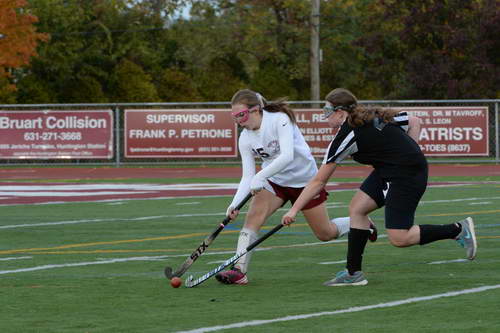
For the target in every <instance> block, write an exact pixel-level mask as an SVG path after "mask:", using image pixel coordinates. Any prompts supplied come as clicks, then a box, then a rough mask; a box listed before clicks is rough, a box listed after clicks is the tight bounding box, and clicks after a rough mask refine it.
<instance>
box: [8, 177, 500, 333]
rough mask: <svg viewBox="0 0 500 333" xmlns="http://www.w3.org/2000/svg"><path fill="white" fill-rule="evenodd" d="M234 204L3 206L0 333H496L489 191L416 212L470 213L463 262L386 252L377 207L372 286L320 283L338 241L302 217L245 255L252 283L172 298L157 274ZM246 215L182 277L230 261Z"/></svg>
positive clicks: (339, 210) (343, 199)
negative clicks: (474, 244) (468, 247)
mask: <svg viewBox="0 0 500 333" xmlns="http://www.w3.org/2000/svg"><path fill="white" fill-rule="evenodd" d="M497 180H500V179H497ZM353 193H354V192H353V191H344V192H335V193H331V195H330V197H329V201H328V206H329V212H330V216H331V217H339V216H345V215H346V214H347V205H348V203H349V200H350V198H351V197H352V195H353ZM229 200H230V198H229V197H213V198H189V199H168V200H132V201H116V202H101V203H66V204H50V205H33V206H27V205H22V206H1V207H0V211H1V216H2V219H1V220H0V234H1V236H0V297H1V300H2V307H1V310H0V314H1V315H0V317H1V319H0V332H2V333H10V332H15V333H18V332H22V333H25V332H26V333H30V332H50V333H56V332H57V333H59V332H91V333H97V332H113V333H114V332H119V333H126V332H144V333H146V332H177V331H185V330H195V329H198V330H197V331H196V332H208V331H212V330H213V331H218V330H223V331H224V329H226V330H225V331H228V332H229V331H231V330H236V331H237V332H256V331H257V332H370V333H374V332H422V331H426V332H454V331H460V332H466V331H467V332H499V331H500V218H499V216H500V185H499V184H498V183H490V184H480V185H465V186H455V187H433V188H428V190H427V192H426V194H425V196H424V198H423V201H422V204H421V205H420V207H419V209H418V211H417V219H416V222H417V223H418V224H429V223H430V224H440V223H450V222H455V221H457V220H460V219H463V218H465V217H467V216H472V217H473V218H474V220H475V223H476V228H477V229H476V232H477V235H478V243H479V249H478V255H477V258H476V260H474V261H472V262H468V261H464V260H462V259H463V258H465V251H464V250H463V249H462V248H460V247H459V246H458V245H457V244H456V242H454V241H452V240H449V241H448V240H446V241H440V242H437V243H432V244H428V245H426V246H423V247H422V246H414V247H410V248H404V249H400V248H395V247H393V246H391V245H390V244H389V242H388V241H387V238H385V231H384V227H383V226H384V222H383V211H382V210H381V211H379V212H377V213H376V214H374V215H373V217H374V220H375V222H376V224H377V226H378V227H379V233H380V234H381V237H380V238H379V240H378V241H377V242H376V243H370V244H368V246H367V250H366V252H365V256H364V272H365V274H366V275H367V278H368V281H369V283H368V285H367V286H364V287H342V288H336V287H324V286H322V283H323V282H324V281H326V280H328V279H330V278H331V277H332V275H333V274H334V273H335V272H337V271H339V270H341V269H343V267H344V265H345V263H344V262H343V260H345V254H346V248H347V243H346V240H345V239H343V240H341V241H339V242H329V243H321V242H319V241H318V240H316V239H315V237H314V236H313V235H312V234H311V232H310V230H309V228H308V226H307V225H306V224H305V222H304V219H303V218H300V219H299V220H298V221H297V222H296V223H295V224H294V225H293V226H292V227H290V228H284V229H282V231H280V232H279V233H277V234H276V235H274V236H272V237H271V238H269V239H268V240H266V241H265V242H264V243H263V244H262V245H261V246H260V247H259V249H258V251H257V252H256V253H254V255H253V261H252V264H251V266H250V273H249V279H250V283H249V284H248V285H247V286H226V285H220V284H218V283H217V281H215V279H210V280H208V281H206V282H205V283H204V284H202V285H200V286H198V287H196V288H185V287H181V288H178V289H173V288H172V287H170V285H169V281H168V280H167V279H166V278H165V277H164V276H163V268H164V267H165V266H167V265H168V266H172V267H174V268H176V267H178V266H179V265H180V264H181V263H182V262H183V261H184V260H185V259H186V257H187V256H188V255H189V254H190V253H191V252H192V251H193V250H194V249H195V248H196V247H197V246H198V245H199V244H200V242H201V241H202V240H203V239H204V237H205V236H206V235H207V234H209V233H210V232H211V231H213V229H214V228H215V227H216V226H217V224H218V223H219V222H220V221H221V220H222V219H223V217H224V216H223V213H224V212H225V210H226V206H227V204H228V202H229ZM243 211H246V209H244V210H243ZM283 213H284V210H282V211H280V212H278V214H275V215H274V216H273V217H271V218H270V219H269V221H268V222H267V224H266V227H265V230H269V229H270V228H272V227H273V226H274V225H276V224H277V223H279V221H280V217H281V215H282V214H283ZM242 219H243V215H240V218H239V221H237V222H236V223H234V224H230V225H228V227H227V228H226V230H224V231H223V233H222V234H221V235H220V236H219V237H218V238H217V239H216V240H215V242H214V243H213V244H212V245H211V247H210V248H209V250H208V251H207V252H206V253H205V254H204V255H203V256H202V257H201V258H200V259H198V261H196V263H195V264H194V265H193V266H192V267H191V269H190V270H189V271H188V273H186V274H185V276H184V277H186V276H187V275H189V274H193V275H195V277H197V276H200V275H202V274H204V273H205V272H208V271H209V270H211V269H213V268H215V267H216V266H218V265H219V264H220V262H221V261H223V260H225V259H228V258H229V257H231V256H232V255H233V251H234V248H235V245H236V240H237V237H238V231H239V229H240V228H241V226H242V222H241V220H242ZM489 287H491V289H487V288H489ZM474 288H479V289H474ZM481 288H482V289H481ZM467 290H469V291H470V292H466V291H467ZM455 292H456V294H453V293H455ZM412 298H413V300H411V299H412ZM232 324H234V327H233V326H231V327H233V328H231V327H227V326H226V325H232ZM218 325H220V326H221V327H219V328H213V329H211V327H213V326H218Z"/></svg>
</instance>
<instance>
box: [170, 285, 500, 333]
mask: <svg viewBox="0 0 500 333" xmlns="http://www.w3.org/2000/svg"><path fill="white" fill-rule="evenodd" d="M353 288H356V287H353ZM498 288H500V284H496V285H492V286H483V287H478V288H471V289H463V290H457V291H450V292H447V293H442V294H435V295H429V296H422V297H412V298H407V299H402V300H398V301H392V302H387V303H379V304H373V305H365V306H355V307H351V308H347V309H341V310H336V311H323V312H315V313H308V314H302V315H294V316H286V317H278V318H274V319H268V320H250V321H242V322H237V323H233V324H228V325H219V326H211V327H201V328H197V329H194V330H188V331H178V332H176V333H204V332H215V331H220V330H227V329H234V328H243V327H249V326H260V325H267V324H273V323H278V322H287V321H292V320H301V319H309V318H315V317H321V316H333V315H338V314H343V313H353V312H361V311H367V310H373V309H382V308H390V307H395V306H400V305H405V304H411V303H419V302H425V301H432V300H435V299H440V298H445V297H454V296H460V295H466V294H475V293H480V292H484V291H488V290H493V289H498Z"/></svg>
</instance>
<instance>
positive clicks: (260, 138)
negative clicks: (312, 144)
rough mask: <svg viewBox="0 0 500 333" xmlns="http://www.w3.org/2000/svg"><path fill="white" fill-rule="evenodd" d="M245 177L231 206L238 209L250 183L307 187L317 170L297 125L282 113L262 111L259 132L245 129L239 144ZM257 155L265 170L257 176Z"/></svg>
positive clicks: (242, 178)
mask: <svg viewBox="0 0 500 333" xmlns="http://www.w3.org/2000/svg"><path fill="white" fill-rule="evenodd" d="M238 146H239V151H240V155H241V160H242V168H243V174H242V177H241V181H240V184H239V186H238V191H237V192H236V195H235V196H234V198H233V202H232V203H231V205H230V206H232V207H235V206H236V205H237V204H238V203H239V202H241V200H242V199H243V198H244V197H245V196H246V195H247V194H248V193H249V192H250V184H251V183H252V180H253V181H254V182H258V181H261V182H263V181H265V180H266V179H269V180H270V181H271V182H273V183H275V184H278V185H281V186H285V187H304V186H306V184H307V183H308V182H309V180H311V178H313V177H314V175H316V173H317V171H318V168H317V166H316V162H315V160H314V157H313V156H312V154H311V149H310V148H309V146H308V144H307V143H306V141H305V139H304V137H303V136H302V133H301V132H300V130H299V128H298V127H297V125H296V124H294V123H292V121H291V120H290V118H288V116H287V115H286V114H285V113H282V112H267V111H265V110H264V111H263V114H262V123H261V126H260V128H259V129H258V130H247V129H244V130H243V131H242V132H241V135H240V138H239V141H238ZM255 156H259V157H260V158H261V159H262V161H263V162H262V170H260V171H259V172H258V173H257V174H255V170H256V169H255Z"/></svg>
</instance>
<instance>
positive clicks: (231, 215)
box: [226, 206, 240, 220]
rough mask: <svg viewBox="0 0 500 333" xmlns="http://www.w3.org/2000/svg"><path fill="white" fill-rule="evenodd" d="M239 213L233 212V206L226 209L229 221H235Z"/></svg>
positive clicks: (237, 211)
mask: <svg viewBox="0 0 500 333" xmlns="http://www.w3.org/2000/svg"><path fill="white" fill-rule="evenodd" d="M239 213H240V211H239V210H235V209H234V207H233V206H229V207H227V210H226V216H227V217H229V218H230V219H231V220H234V219H236V218H237V217H238V214H239Z"/></svg>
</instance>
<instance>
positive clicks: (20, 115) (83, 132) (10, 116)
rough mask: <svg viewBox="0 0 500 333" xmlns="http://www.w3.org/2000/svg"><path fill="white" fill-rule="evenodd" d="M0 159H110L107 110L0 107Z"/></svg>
mask: <svg viewBox="0 0 500 333" xmlns="http://www.w3.org/2000/svg"><path fill="white" fill-rule="evenodd" d="M0 133H1V139H0V159H97V158H99V159H100V158H105V159H111V158H112V157H113V117H112V111H111V110H78V111H72V110H65V111H52V110H40V111H5V110H0Z"/></svg>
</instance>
